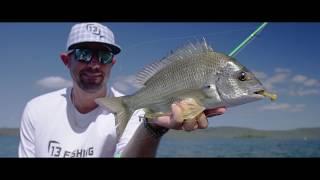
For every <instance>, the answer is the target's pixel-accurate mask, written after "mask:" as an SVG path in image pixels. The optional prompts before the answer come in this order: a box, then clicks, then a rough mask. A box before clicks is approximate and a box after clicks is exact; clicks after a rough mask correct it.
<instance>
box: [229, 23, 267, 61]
mask: <svg viewBox="0 0 320 180" xmlns="http://www.w3.org/2000/svg"><path fill="white" fill-rule="evenodd" d="M267 24H268V23H267V22H264V23H262V24H261V25H260V26H259V27H258V28H257V29H256V30H255V31H254V32H253V33H251V34H250V36H248V37H247V38H246V39H245V40H244V41H243V42H242V43H241V44H240V45H238V46H237V47H236V48H234V50H233V51H232V52H231V53H230V54H229V56H233V57H234V56H235V55H236V54H237V53H239V52H240V50H241V48H243V47H244V46H245V45H247V44H248V43H249V42H250V40H252V39H253V38H254V37H255V36H256V35H257V34H258V33H259V32H260V31H262V30H263V28H264V27H266V25H267Z"/></svg>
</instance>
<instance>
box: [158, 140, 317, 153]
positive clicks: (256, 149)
mask: <svg viewBox="0 0 320 180" xmlns="http://www.w3.org/2000/svg"><path fill="white" fill-rule="evenodd" d="M157 156H158V157H263V158H264V157H320V140H301V139H298V140H281V139H258V138H257V139H254V138H250V139H196V140H181V139H165V138H164V139H163V141H162V142H161V144H160V147H159V150H158V155H157Z"/></svg>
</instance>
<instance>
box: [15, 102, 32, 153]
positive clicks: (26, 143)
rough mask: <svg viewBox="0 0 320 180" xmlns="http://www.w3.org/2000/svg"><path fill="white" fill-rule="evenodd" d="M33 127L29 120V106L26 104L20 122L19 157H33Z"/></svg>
mask: <svg viewBox="0 0 320 180" xmlns="http://www.w3.org/2000/svg"><path fill="white" fill-rule="evenodd" d="M34 134H35V129H34V126H33V124H32V121H31V117H30V112H29V106H28V104H27V105H26V107H25V109H24V111H23V113H22V117H21V124H20V142H19V149H18V156H19V157H35V144H34V136H35V135H34Z"/></svg>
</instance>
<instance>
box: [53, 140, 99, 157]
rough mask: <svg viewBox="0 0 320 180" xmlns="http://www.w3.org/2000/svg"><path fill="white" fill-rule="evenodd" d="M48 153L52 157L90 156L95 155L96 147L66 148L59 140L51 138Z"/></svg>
mask: <svg viewBox="0 0 320 180" xmlns="http://www.w3.org/2000/svg"><path fill="white" fill-rule="evenodd" d="M48 154H49V156H51V157H80V158H83V157H90V156H93V155H94V148H93V147H89V148H86V149H75V150H73V151H68V150H65V149H64V148H63V147H62V145H61V144H60V143H59V142H58V141H54V140H51V141H49V143H48Z"/></svg>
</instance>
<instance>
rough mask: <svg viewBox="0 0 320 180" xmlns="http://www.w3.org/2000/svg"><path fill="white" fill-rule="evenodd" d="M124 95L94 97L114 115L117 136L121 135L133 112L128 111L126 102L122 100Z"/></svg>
mask: <svg viewBox="0 0 320 180" xmlns="http://www.w3.org/2000/svg"><path fill="white" fill-rule="evenodd" d="M123 98H124V97H103V98H97V99H95V102H96V103H97V104H99V105H101V106H102V107H105V108H106V109H108V110H111V111H112V112H113V113H114V115H115V116H116V127H117V136H118V138H120V137H121V135H122V133H123V131H124V129H125V128H126V126H127V124H128V121H129V119H130V117H131V116H132V114H133V112H132V111H130V109H129V108H128V106H127V104H125V102H124V101H123Z"/></svg>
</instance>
